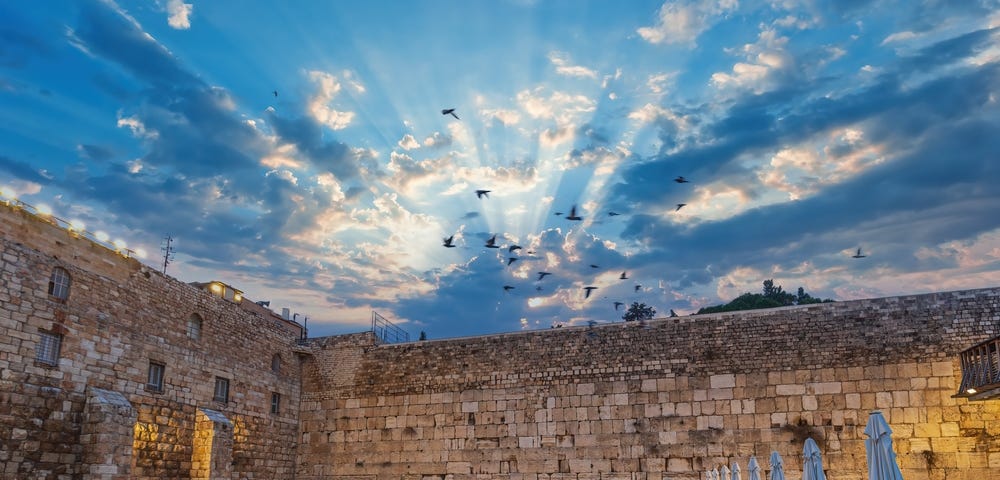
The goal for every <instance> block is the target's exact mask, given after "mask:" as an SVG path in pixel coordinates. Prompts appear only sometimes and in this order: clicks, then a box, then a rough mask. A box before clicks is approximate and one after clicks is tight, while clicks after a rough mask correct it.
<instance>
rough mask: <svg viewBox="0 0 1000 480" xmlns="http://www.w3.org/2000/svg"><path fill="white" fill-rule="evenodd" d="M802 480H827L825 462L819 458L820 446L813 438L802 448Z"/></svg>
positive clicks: (807, 440) (808, 439)
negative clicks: (824, 469)
mask: <svg viewBox="0 0 1000 480" xmlns="http://www.w3.org/2000/svg"><path fill="white" fill-rule="evenodd" d="M802 457H803V460H802V480H826V474H825V473H823V460H822V459H821V458H820V456H819V446H818V445H816V441H815V440H813V439H812V438H807V439H806V444H805V445H804V446H803V447H802Z"/></svg>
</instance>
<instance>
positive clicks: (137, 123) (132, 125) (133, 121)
mask: <svg viewBox="0 0 1000 480" xmlns="http://www.w3.org/2000/svg"><path fill="white" fill-rule="evenodd" d="M118 127H119V128H121V127H128V129H129V130H131V131H132V136H133V137H136V138H147V139H154V138H157V137H159V136H160V134H159V133H158V132H157V131H156V130H146V125H145V124H143V123H142V120H139V117H122V116H119V117H118Z"/></svg>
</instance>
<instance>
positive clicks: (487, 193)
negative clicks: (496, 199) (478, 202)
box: [476, 190, 492, 198]
mask: <svg viewBox="0 0 1000 480" xmlns="http://www.w3.org/2000/svg"><path fill="white" fill-rule="evenodd" d="M491 191H492V190H476V198H483V197H486V198H490V192H491Z"/></svg>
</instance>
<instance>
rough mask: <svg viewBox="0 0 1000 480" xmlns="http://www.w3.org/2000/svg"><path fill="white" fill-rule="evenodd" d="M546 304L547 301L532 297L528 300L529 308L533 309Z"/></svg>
mask: <svg viewBox="0 0 1000 480" xmlns="http://www.w3.org/2000/svg"><path fill="white" fill-rule="evenodd" d="M544 304H545V300H544V299H542V298H538V297H532V298H529V299H528V306H529V307H531V308H535V307H540V306H542V305H544Z"/></svg>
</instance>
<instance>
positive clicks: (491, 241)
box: [486, 234, 500, 248]
mask: <svg viewBox="0 0 1000 480" xmlns="http://www.w3.org/2000/svg"><path fill="white" fill-rule="evenodd" d="M486 248H500V247H499V246H498V245H497V236H496V234H494V235H493V236H492V237H490V239H489V240H487V241H486Z"/></svg>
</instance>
